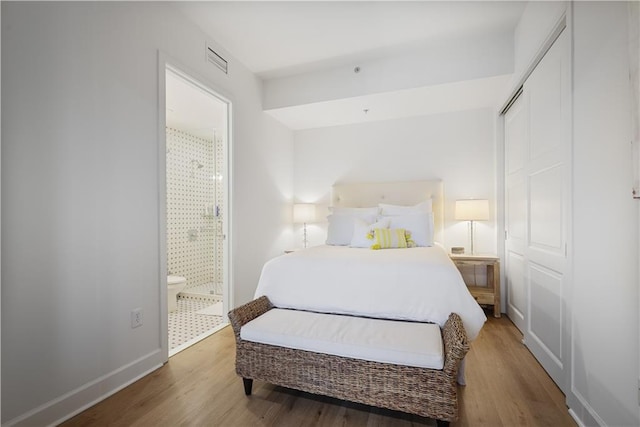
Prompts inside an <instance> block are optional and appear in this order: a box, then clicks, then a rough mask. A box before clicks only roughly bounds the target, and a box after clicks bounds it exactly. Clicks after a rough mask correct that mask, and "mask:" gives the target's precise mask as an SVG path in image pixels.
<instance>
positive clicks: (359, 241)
mask: <svg viewBox="0 0 640 427" xmlns="http://www.w3.org/2000/svg"><path fill="white" fill-rule="evenodd" d="M376 228H389V219H388V218H382V219H380V220H378V221H377V222H375V223H373V224H371V223H369V222H367V221H365V220H363V219H362V218H356V219H355V221H354V224H353V237H352V238H351V244H350V245H349V246H351V247H352V248H369V247H371V240H370V239H369V238H368V236H369V235H370V234H371V233H372V232H373V230H374V229H376Z"/></svg>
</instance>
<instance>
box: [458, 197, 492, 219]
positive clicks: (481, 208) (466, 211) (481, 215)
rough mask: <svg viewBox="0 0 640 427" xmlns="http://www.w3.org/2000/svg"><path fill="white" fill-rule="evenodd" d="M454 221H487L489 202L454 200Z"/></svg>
mask: <svg viewBox="0 0 640 427" xmlns="http://www.w3.org/2000/svg"><path fill="white" fill-rule="evenodd" d="M456 219H457V220H458V221H487V220H489V201H488V200H456Z"/></svg>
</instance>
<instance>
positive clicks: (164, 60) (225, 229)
mask: <svg viewBox="0 0 640 427" xmlns="http://www.w3.org/2000/svg"><path fill="white" fill-rule="evenodd" d="M167 71H170V72H172V73H174V74H176V75H177V76H179V77H180V78H182V79H184V80H185V81H187V82H188V83H189V84H191V85H193V86H194V87H196V88H198V89H200V90H202V91H203V92H206V93H207V94H209V95H211V96H213V97H215V98H216V99H218V100H220V101H221V102H224V103H225V104H226V105H227V135H226V141H225V144H224V152H225V157H226V158H225V160H224V167H223V171H222V180H223V183H224V184H223V192H224V195H223V196H224V197H223V200H224V204H223V207H222V218H223V221H222V235H223V237H222V238H223V255H222V256H223V262H222V265H223V273H222V277H223V280H222V296H223V297H222V313H223V321H224V323H228V322H229V318H228V317H227V313H228V312H229V308H230V307H233V289H232V287H231V285H230V284H231V283H233V280H232V275H233V268H232V265H233V264H232V245H231V242H232V239H231V230H233V227H232V215H231V211H232V206H233V195H232V188H233V185H232V182H231V180H232V176H233V173H232V165H233V157H232V155H233V152H232V147H233V143H232V141H233V101H232V97H231V96H229V95H228V94H227V93H226V91H224V90H222V89H221V88H220V87H219V86H218V85H216V84H214V83H213V82H211V80H210V79H207V78H205V77H203V76H202V75H201V74H199V73H197V72H195V71H193V70H192V69H190V68H189V67H186V66H185V65H184V64H182V63H180V62H179V61H176V60H175V59H174V58H172V57H171V56H169V55H167V54H166V53H164V52H162V51H160V50H159V51H158V183H159V188H158V224H159V230H158V237H159V241H158V249H159V253H158V257H159V263H160V269H159V283H158V286H159V288H160V301H159V304H160V349H161V352H162V355H163V363H166V362H167V361H168V360H169V310H168V306H167V302H168V301H167V293H168V289H167V282H166V278H167V274H168V271H167V259H168V257H167V152H166V149H167V140H166V127H167V118H166V96H167V94H166V72H167ZM212 262H213V260H212Z"/></svg>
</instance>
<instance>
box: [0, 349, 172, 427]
mask: <svg viewBox="0 0 640 427" xmlns="http://www.w3.org/2000/svg"><path fill="white" fill-rule="evenodd" d="M164 361H165V360H164V358H163V356H162V350H161V349H156V350H154V351H153V352H151V353H149V354H147V355H145V356H142V357H140V358H139V359H137V360H134V361H133V362H131V363H129V364H127V365H125V366H123V367H121V368H118V369H116V370H115V371H113V372H110V373H108V374H106V375H103V376H101V377H99V378H97V379H95V380H93V381H91V382H89V383H87V384H85V385H83V386H81V387H78V388H77V389H75V390H72V391H70V392H69V393H66V394H64V395H62V396H60V397H58V398H56V399H53V400H51V401H49V402H47V403H45V404H43V405H40V406H39V407H37V408H35V409H33V410H31V411H29V412H27V413H25V414H23V415H20V416H18V417H16V418H14V419H12V420H10V421H8V422H7V423H5V424H3V427H4V426H6V427H12V426H34V425H38V426H55V425H58V424H60V423H62V422H63V421H66V420H68V419H69V418H71V417H73V416H74V415H77V414H79V413H80V412H82V411H84V410H85V409H87V408H90V407H91V406H93V405H95V404H96V403H98V402H100V401H102V400H104V399H106V398H107V397H109V396H111V395H112V394H114V393H116V392H118V391H120V390H122V389H123V388H125V387H126V386H128V385H130V384H132V383H134V382H136V381H138V380H139V379H140V378H142V377H144V376H146V375H148V374H149V373H151V372H153V371H155V370H156V369H158V368H159V367H161V366H162V364H163V363H164Z"/></svg>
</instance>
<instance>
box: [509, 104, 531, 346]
mask: <svg viewBox="0 0 640 427" xmlns="http://www.w3.org/2000/svg"><path fill="white" fill-rule="evenodd" d="M528 103H529V100H528V99H527V97H526V95H524V94H521V95H520V96H519V97H518V99H516V101H515V102H514V103H513V104H512V105H511V107H510V108H509V111H507V113H506V114H505V118H504V128H505V131H504V138H505V157H504V158H505V173H506V177H505V183H506V185H505V191H506V197H505V200H506V206H505V220H506V228H507V234H506V242H505V243H506V244H505V248H506V249H505V261H506V271H505V279H506V290H507V315H508V316H509V318H510V319H511V320H512V321H513V323H515V325H516V326H517V327H518V329H520V331H521V332H522V333H524V332H525V331H526V329H527V324H526V321H527V319H528V316H527V311H528V307H527V305H528V298H527V294H528V292H527V286H526V285H527V283H526V281H525V274H524V272H525V252H526V248H527V235H528V233H527V229H528V227H527V211H528V209H527V206H528V199H527V174H526V170H525V165H526V159H527V150H528V148H529V104H528Z"/></svg>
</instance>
